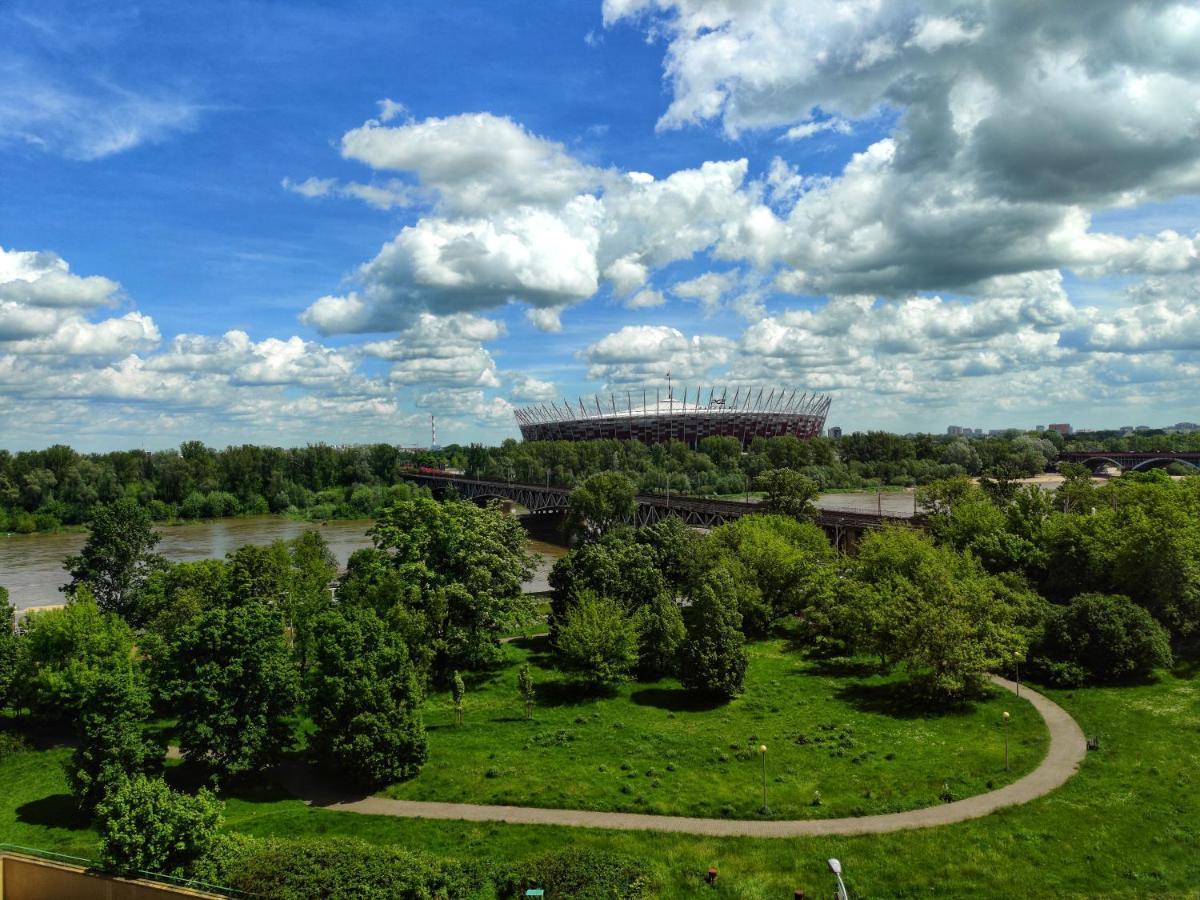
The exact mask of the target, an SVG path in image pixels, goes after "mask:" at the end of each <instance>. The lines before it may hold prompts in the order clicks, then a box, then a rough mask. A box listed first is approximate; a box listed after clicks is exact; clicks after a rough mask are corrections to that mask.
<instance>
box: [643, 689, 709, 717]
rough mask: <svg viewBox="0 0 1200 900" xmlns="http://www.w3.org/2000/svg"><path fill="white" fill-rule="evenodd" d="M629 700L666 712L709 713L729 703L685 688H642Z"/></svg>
mask: <svg viewBox="0 0 1200 900" xmlns="http://www.w3.org/2000/svg"><path fill="white" fill-rule="evenodd" d="M629 699H630V700H632V701H633V702H634V703H636V704H637V705H638V706H653V707H656V708H657V709H665V710H667V711H668V712H711V711H712V710H714V709H717V708H718V707H721V706H724V705H726V704H727V703H728V702H729V701H728V700H724V699H722V698H720V697H713V696H711V695H709V694H702V693H699V692H698V691H689V690H687V689H686V688H643V689H642V690H640V691H634V692H633V693H632V694H630V695H629Z"/></svg>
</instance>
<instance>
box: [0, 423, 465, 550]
mask: <svg viewBox="0 0 1200 900" xmlns="http://www.w3.org/2000/svg"><path fill="white" fill-rule="evenodd" d="M443 459H452V460H453V459H454V454H453V453H448V454H443V455H442V456H439V457H438V461H439V463H440V461H441V460H443ZM429 461H430V460H429V459H427V458H426V457H425V456H423V455H421V454H417V455H413V454H407V453H404V452H402V451H401V450H399V449H398V448H397V447H394V446H392V445H391V444H371V445H364V446H346V447H332V446H329V445H326V444H313V445H309V446H307V447H297V448H293V449H289V450H285V449H281V448H278V447H257V446H253V445H249V444H247V445H243V446H238V447H226V448H225V449H224V450H215V449H213V448H210V447H206V446H205V445H204V444H203V443H201V442H200V441H188V442H187V443H185V444H183V445H181V446H180V448H179V449H178V450H156V451H153V452H149V451H145V450H124V451H116V452H112V453H89V454H82V453H77V452H76V451H75V450H72V449H71V448H70V447H66V446H63V445H57V446H54V447H50V448H48V449H46V450H30V451H22V452H19V453H10V452H9V451H7V450H0V533H3V532H6V531H15V532H22V533H30V532H34V531H52V530H54V529H55V528H58V527H60V526H62V525H79V524H82V523H83V522H85V521H86V520H87V519H88V518H89V517H90V516H91V514H92V510H93V509H94V508H95V507H97V506H102V505H107V504H111V503H114V502H116V501H117V500H121V499H127V500H129V501H130V502H134V503H136V504H138V505H139V506H141V507H143V508H145V509H146V510H148V511H149V513H150V515H151V518H153V519H155V520H158V521H163V520H168V519H174V518H182V519H208V518H221V517H223V516H232V515H238V514H256V515H257V514H265V513H285V514H295V515H304V516H307V517H309V518H312V519H329V518H366V517H369V516H373V515H374V514H375V513H376V511H377V510H379V509H381V508H382V507H383V506H385V505H387V504H389V503H391V502H395V501H396V500H399V499H404V498H406V497H408V496H410V495H411V489H410V488H409V487H408V486H407V485H404V484H402V483H401V482H400V472H401V469H402V468H403V467H404V466H406V465H411V464H413V463H420V462H429Z"/></svg>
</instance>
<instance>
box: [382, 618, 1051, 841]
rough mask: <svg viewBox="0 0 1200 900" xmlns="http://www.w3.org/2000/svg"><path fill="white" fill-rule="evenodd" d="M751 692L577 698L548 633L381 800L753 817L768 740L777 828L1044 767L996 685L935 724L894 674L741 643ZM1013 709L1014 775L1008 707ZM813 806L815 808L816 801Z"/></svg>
mask: <svg viewBox="0 0 1200 900" xmlns="http://www.w3.org/2000/svg"><path fill="white" fill-rule="evenodd" d="M749 649H750V667H749V670H748V672H747V677H746V693H745V695H744V696H742V697H740V698H738V699H736V700H734V701H732V702H730V703H727V704H713V703H704V702H699V703H698V702H697V701H696V698H695V697H694V695H692V694H691V693H689V692H687V691H685V690H684V689H682V688H681V687H680V686H679V683H678V682H676V681H674V680H664V681H660V682H654V683H651V684H646V683H634V684H629V685H625V686H623V687H622V688H621V689H620V690H619V691H617V692H616V693H614V694H613V695H612V696H609V697H583V698H581V697H580V696H579V691H578V689H577V688H576V687H575V685H574V684H572V683H571V682H570V681H568V680H567V679H566V678H565V676H563V675H562V674H561V673H560V672H558V671H557V670H556V669H554V668H553V662H552V661H551V659H550V658H549V656H548V655H547V654H546V652H545V651H546V644H545V641H544V640H542V639H535V640H531V641H517V642H514V643H512V644H509V645H507V646H506V647H505V653H506V660H507V661H506V664H505V665H504V667H503V668H500V669H498V670H497V671H495V672H491V673H488V674H485V675H475V676H472V677H471V678H470V680H469V681H468V691H467V698H466V704H465V706H466V714H465V720H464V723H463V724H462V725H455V724H454V709H453V702H452V700H451V699H450V696H449V694H445V693H442V694H435V695H433V696H432V697H431V698H430V699H429V701H428V705H427V709H426V715H425V721H426V727H427V729H428V731H429V762H428V763H427V764H426V765H425V767H424V768H423V769H422V770H421V773H420V774H419V775H418V776H417V777H416V778H414V779H412V780H411V781H407V782H404V783H401V784H397V785H393V786H392V787H390V788H389V789H387V790H386V791H384V793H385V794H386V795H387V796H389V797H396V798H400V799H406V800H444V801H457V802H469V803H499V804H520V805H531V806H551V807H570V808H579V809H600V810H619V811H630V812H650V813H662V814H672V815H690V816H724V817H733V818H753V817H756V816H757V815H758V810H759V808H760V807H761V806H762V758H761V756H760V755H759V752H758V747H759V745H760V744H765V745H766V746H767V790H768V803H769V806H770V810H771V814H770V815H771V817H773V818H785V819H792V818H818V817H822V818H823V817H836V816H853V815H868V814H872V813H884V812H896V811H898V810H904V809H914V808H918V807H922V806H929V805H931V804H935V803H938V802H941V800H940V798H941V796H942V795H943V794H944V793H945V792H946V791H949V793H950V794H951V796H953V797H954V798H956V799H957V798H959V797H965V796H969V795H971V794H978V793H982V792H984V791H986V790H989V789H990V788H992V787H998V786H1000V785H1001V784H1005V783H1007V782H1009V781H1011V780H1013V779H1015V778H1017V777H1019V776H1020V775H1021V774H1024V773H1025V772H1027V771H1029V770H1030V769H1032V768H1034V767H1035V766H1036V765H1037V763H1038V762H1040V761H1041V759H1042V757H1043V756H1044V755H1045V751H1046V741H1047V735H1046V730H1045V727H1044V725H1043V723H1042V721H1041V719H1040V718H1039V717H1038V715H1037V713H1036V712H1035V711H1034V709H1033V707H1031V706H1030V705H1029V704H1028V703H1026V702H1025V701H1023V700H1018V699H1017V698H1015V697H1013V696H1012V695H1011V694H1009V693H1007V692H1002V691H999V690H996V691H995V692H994V695H993V696H991V697H990V698H988V699H987V700H985V701H982V702H979V703H976V704H972V705H971V706H970V707H967V708H965V709H961V710H955V711H953V712H949V713H946V714H944V715H930V714H928V713H926V712H925V711H923V710H920V709H912V708H910V707H908V706H906V705H905V704H904V702H903V700H902V691H901V690H900V688H901V685H900V683H899V681H898V680H897V678H896V677H895V676H880V675H878V674H876V673H875V669H874V666H873V665H871V664H870V663H868V662H865V661H864V662H850V661H845V660H842V661H837V662H835V663H828V664H822V663H818V662H812V661H807V660H805V659H803V658H802V657H801V656H800V655H799V654H797V653H794V652H788V651H787V650H786V649H785V647H784V644H783V643H782V642H780V641H767V642H762V643H758V644H754V645H752V646H751V647H750V648H749ZM526 662H527V663H529V665H530V668H531V670H532V671H533V675H534V680H535V682H536V683H537V686H538V695H539V703H538V706H537V708H536V709H535V711H534V717H533V719H532V720H527V719H525V714H524V708H523V706H522V703H521V701H520V698H519V697H518V695H517V690H516V680H517V669H518V667H519V666H520V665H521V664H522V663H526ZM1003 710H1010V711H1011V713H1012V720H1011V722H1010V725H1009V744H1010V765H1011V768H1010V771H1008V772H1005V770H1004V744H1003V737H1002V735H1001V733H1000V729H999V722H1000V720H1001V712H1002V711H1003ZM818 794H819V797H820V800H819V803H818V802H816V798H817V797H818Z"/></svg>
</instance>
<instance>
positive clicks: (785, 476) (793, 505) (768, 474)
mask: <svg viewBox="0 0 1200 900" xmlns="http://www.w3.org/2000/svg"><path fill="white" fill-rule="evenodd" d="M758 488H759V490H761V491H764V492H765V493H766V496H764V497H763V501H762V511H763V512H765V513H774V514H775V515H780V516H788V517H790V518H793V519H797V520H799V521H811V520H813V519H815V518H816V516H817V505H816V499H817V495H818V494H819V493H820V487H819V486H818V485H817V483H816V482H815V481H813V480H812V479H811V478H806V477H805V476H803V475H801V474H800V473H799V472H797V471H795V470H794V469H768V470H767V471H765V472H763V473H762V474H761V475H759V476H758Z"/></svg>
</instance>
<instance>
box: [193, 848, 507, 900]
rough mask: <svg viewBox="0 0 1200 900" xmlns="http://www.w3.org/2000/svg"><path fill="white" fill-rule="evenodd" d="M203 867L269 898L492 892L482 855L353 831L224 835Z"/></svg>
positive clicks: (206, 873)
mask: <svg viewBox="0 0 1200 900" xmlns="http://www.w3.org/2000/svg"><path fill="white" fill-rule="evenodd" d="M201 873H202V875H203V877H204V878H205V880H208V881H215V882H219V883H221V884H224V885H227V886H228V887H232V888H236V889H238V890H240V891H245V892H246V893H248V894H251V895H252V896H255V897H263V898H269V900H308V898H310V897H322V898H326V900H343V898H355V900H357V898H362V897H371V898H378V900H400V898H422V900H424V898H427V897H490V896H493V892H494V877H493V874H492V871H491V866H490V864H489V863H487V862H481V861H473V862H470V863H461V862H458V861H455V860H445V859H439V858H437V857H435V856H431V855H430V854H427V853H421V852H419V851H412V850H404V849H400V848H396V847H380V846H377V845H374V844H368V843H366V842H365V841H358V840H354V839H351V838H337V839H330V840H321V841H286V840H279V839H266V840H257V839H253V838H250V839H247V838H234V839H232V840H225V841H222V842H221V843H220V844H219V845H218V846H217V847H215V848H214V852H213V853H212V854H211V855H210V857H209V861H208V865H207V866H205V867H204V868H203V869H202V870H201Z"/></svg>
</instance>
